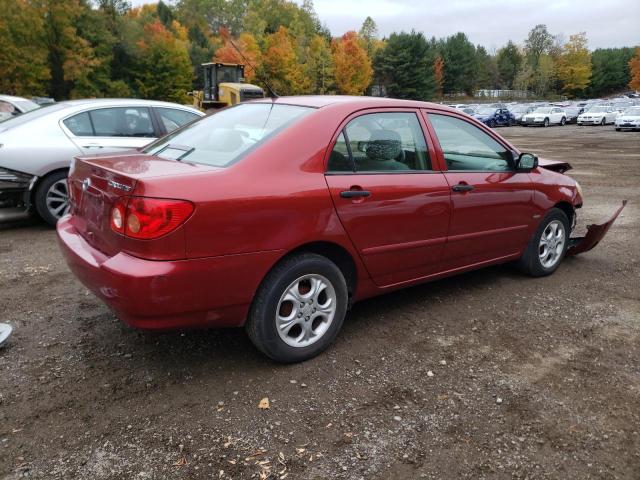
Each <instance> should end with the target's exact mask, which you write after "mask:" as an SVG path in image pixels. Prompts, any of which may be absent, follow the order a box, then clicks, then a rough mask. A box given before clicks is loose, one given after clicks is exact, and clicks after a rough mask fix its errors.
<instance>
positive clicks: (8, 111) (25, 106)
mask: <svg viewBox="0 0 640 480" xmlns="http://www.w3.org/2000/svg"><path fill="white" fill-rule="evenodd" d="M38 108H40V105H38V104H37V103H35V102H32V101H31V100H27V99H26V98H22V97H14V96H12V95H0V122H2V121H3V120H9V119H10V118H13V117H17V116H18V115H22V114H23V113H27V112H30V111H31V110H36V109H38Z"/></svg>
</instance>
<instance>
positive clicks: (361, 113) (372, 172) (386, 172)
mask: <svg viewBox="0 0 640 480" xmlns="http://www.w3.org/2000/svg"><path fill="white" fill-rule="evenodd" d="M354 113H358V115H354V116H353V117H351V118H349V120H347V121H346V123H345V124H344V127H342V129H341V130H340V133H342V134H344V139H345V142H346V143H347V152H348V153H349V160H350V163H351V166H352V168H353V171H351V172H349V171H335V170H325V172H324V174H325V175H329V176H336V175H389V174H391V175H406V174H410V175H417V174H420V175H424V174H433V173H443V170H434V169H433V159H432V158H431V156H430V152H429V143H428V139H429V137H428V136H427V133H428V132H425V131H424V128H423V127H422V124H421V123H420V111H419V110H414V109H411V110H393V109H392V108H390V109H389V111H379V110H377V109H376V110H374V111H373V112H368V111H367V110H362V111H358V112H354ZM385 113H413V114H414V115H415V116H416V120H417V121H418V125H419V126H420V131H422V136H423V138H424V143H425V145H426V147H427V156H428V157H429V163H430V164H431V168H430V169H429V170H377V171H376V170H367V171H366V172H359V171H357V169H356V162H355V160H354V158H353V153H352V151H351V143H350V142H349V135H347V125H349V124H350V123H351V122H352V121H353V120H355V119H356V118H360V117H362V116H364V115H376V114H385ZM340 133H338V135H337V136H336V139H335V141H334V142H332V144H331V145H332V146H331V150H329V156H330V155H331V152H333V149H334V148H335V147H336V143H337V142H338V138H340ZM434 152H435V149H434ZM327 168H329V163H328V162H327Z"/></svg>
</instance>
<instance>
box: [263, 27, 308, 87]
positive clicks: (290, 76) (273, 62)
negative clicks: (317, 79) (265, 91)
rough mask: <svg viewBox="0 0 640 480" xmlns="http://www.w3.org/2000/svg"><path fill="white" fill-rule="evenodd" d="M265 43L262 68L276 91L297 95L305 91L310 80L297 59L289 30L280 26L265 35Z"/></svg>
mask: <svg viewBox="0 0 640 480" xmlns="http://www.w3.org/2000/svg"><path fill="white" fill-rule="evenodd" d="M266 45H267V47H266V50H265V52H264V53H263V54H262V69H263V70H264V73H265V77H266V78H267V79H268V81H269V84H270V85H271V87H272V88H273V89H274V90H275V91H276V93H277V94H278V95H297V94H301V93H305V92H307V91H308V90H309V85H310V80H309V77H308V76H307V75H305V73H304V70H303V67H302V64H301V62H300V61H299V60H298V57H297V55H296V49H295V45H294V43H293V39H292V37H291V35H289V31H288V30H287V29H286V28H285V27H282V26H281V27H280V28H278V30H277V31H276V32H275V33H272V34H271V35H269V36H267V38H266Z"/></svg>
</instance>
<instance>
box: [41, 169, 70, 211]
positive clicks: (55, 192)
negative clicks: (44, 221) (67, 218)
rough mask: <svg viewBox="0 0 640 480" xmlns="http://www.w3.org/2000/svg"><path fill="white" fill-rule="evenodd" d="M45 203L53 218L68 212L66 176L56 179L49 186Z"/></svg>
mask: <svg viewBox="0 0 640 480" xmlns="http://www.w3.org/2000/svg"><path fill="white" fill-rule="evenodd" d="M45 203H46V205H47V210H49V213H51V215H52V216H53V217H54V218H61V217H62V216H64V215H66V214H67V213H68V212H69V192H68V190H67V179H66V178H63V179H60V180H58V181H57V182H55V183H53V184H52V185H51V187H49V190H47V194H46V196H45Z"/></svg>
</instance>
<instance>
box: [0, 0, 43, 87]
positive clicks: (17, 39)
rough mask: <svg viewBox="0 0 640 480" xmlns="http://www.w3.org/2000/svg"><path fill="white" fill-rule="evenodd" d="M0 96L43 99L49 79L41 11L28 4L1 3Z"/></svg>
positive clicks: (7, 0) (3, 0)
mask: <svg viewBox="0 0 640 480" xmlns="http://www.w3.org/2000/svg"><path fill="white" fill-rule="evenodd" d="M0 11H1V12H2V15H0V45H1V46H2V47H1V48H0V72H2V74H1V75H0V92H3V93H9V94H14V95H34V94H35V95H38V94H40V95H42V94H45V92H46V91H47V82H48V81H49V79H50V78H51V73H50V69H49V65H48V58H47V57H48V52H47V49H46V47H45V43H44V41H45V24H44V21H43V15H42V10H41V9H40V8H39V7H38V5H37V4H36V3H35V2H34V1H31V0H0Z"/></svg>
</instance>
